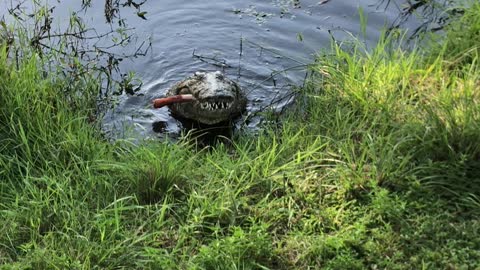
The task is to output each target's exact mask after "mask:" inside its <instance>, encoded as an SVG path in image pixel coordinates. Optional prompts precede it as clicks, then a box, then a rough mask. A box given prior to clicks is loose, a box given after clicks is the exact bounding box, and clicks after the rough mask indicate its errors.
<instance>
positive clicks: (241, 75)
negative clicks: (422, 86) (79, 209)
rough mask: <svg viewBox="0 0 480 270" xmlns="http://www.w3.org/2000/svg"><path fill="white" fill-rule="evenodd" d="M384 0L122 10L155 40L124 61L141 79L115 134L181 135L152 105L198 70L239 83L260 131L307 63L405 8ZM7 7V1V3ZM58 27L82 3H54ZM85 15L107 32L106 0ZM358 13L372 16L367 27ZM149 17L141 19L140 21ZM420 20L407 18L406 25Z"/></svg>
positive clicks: (174, 4)
mask: <svg viewBox="0 0 480 270" xmlns="http://www.w3.org/2000/svg"><path fill="white" fill-rule="evenodd" d="M386 2H388V3H390V1H378V0H357V1H350V0H349V1H339V0H323V1H322V0H302V1H300V0H296V1H295V0H273V1H266V0H229V1H219V0H211V1H200V0H188V1H186V0H183V1H179V0H162V1H146V2H145V3H144V4H143V5H142V6H141V10H142V13H141V14H140V15H141V16H139V13H138V12H137V11H135V10H133V9H127V10H122V17H123V18H124V19H125V20H126V21H127V22H128V24H129V26H133V27H135V29H136V30H135V35H136V36H137V37H138V40H139V41H138V42H140V41H141V40H149V41H150V42H151V49H150V50H149V51H148V54H147V55H146V56H143V57H137V58H135V59H128V60H125V61H123V62H122V63H121V65H120V66H121V68H122V69H123V70H131V71H134V72H135V73H136V74H137V76H138V77H139V78H140V79H141V81H142V83H143V84H142V87H141V89H140V91H138V92H137V93H136V94H135V95H128V94H125V95H122V96H120V97H119V100H118V104H117V105H116V106H115V107H114V108H113V109H112V110H110V111H108V113H107V114H106V115H105V117H104V129H105V131H106V132H107V133H108V134H109V135H110V136H112V137H114V138H130V137H134V138H147V137H164V136H166V135H168V136H177V135H178V134H179V133H180V131H181V124H180V123H179V122H178V121H177V120H176V119H175V118H173V117H172V116H171V115H170V113H169V111H168V109H167V108H161V109H153V108H152V103H151V101H152V99H154V98H157V97H160V96H162V94H164V93H165V92H166V91H167V89H168V88H169V87H171V86H172V85H173V84H174V83H176V82H178V81H180V80H182V79H184V78H185V77H187V76H190V75H192V74H193V73H194V72H195V71H215V70H220V71H222V72H224V73H225V74H226V76H228V77H230V78H231V79H234V80H238V82H239V84H240V85H241V87H242V88H243V89H244V91H246V93H247V96H248V104H247V113H246V115H247V116H245V117H243V118H242V119H239V120H238V121H237V123H236V125H237V126H242V127H247V128H252V129H254V128H255V127H256V126H257V125H258V124H259V122H260V121H261V117H257V116H255V115H256V114H257V113H258V112H261V111H264V110H267V109H268V110H273V111H280V110H282V109H283V108H284V107H285V106H288V105H289V104H291V103H292V102H293V98H292V95H291V92H292V87H293V86H295V85H301V84H302V83H303V82H304V80H305V76H306V67H307V65H308V64H309V63H311V62H312V61H313V60H314V57H315V55H316V54H317V53H318V52H320V51H328V50H329V48H330V44H331V40H332V36H333V37H334V38H335V39H336V40H344V39H349V38H350V39H351V38H352V37H358V38H359V39H360V40H361V41H363V42H365V43H366V44H367V46H373V45H374V44H375V43H376V41H377V40H378V38H379V36H380V33H381V30H382V28H384V27H385V26H388V25H390V24H391V23H392V22H393V21H395V20H396V19H397V18H398V16H399V14H400V11H401V7H399V6H397V5H395V4H389V5H387V3H386ZM2 5H6V4H5V3H4V4H2ZM55 5H56V6H57V7H56V9H55V11H54V15H55V16H54V18H55V20H56V21H57V22H54V24H53V25H55V24H60V25H61V24H62V20H67V19H68V16H69V14H70V12H71V11H72V10H78V9H79V8H80V4H79V1H78V0H69V1H62V2H61V3H59V4H58V3H55ZM91 5H92V6H91V7H90V8H89V9H88V10H87V11H86V12H85V13H83V15H82V17H83V18H84V20H85V21H86V22H87V24H89V25H93V26H95V29H96V30H97V31H98V32H101V31H107V30H108V29H109V27H110V26H109V25H108V24H106V23H105V17H104V3H103V1H92V4H91ZM360 10H362V13H363V14H364V15H365V18H367V25H366V28H365V29H364V31H362V27H361V24H360V15H359V14H360ZM142 17H143V18H142ZM414 25H416V23H415V22H410V23H409V22H407V24H404V26H405V27H409V26H412V27H414Z"/></svg>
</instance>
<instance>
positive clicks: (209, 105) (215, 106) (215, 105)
mask: <svg viewBox="0 0 480 270" xmlns="http://www.w3.org/2000/svg"><path fill="white" fill-rule="evenodd" d="M232 105H233V104H232V102H220V101H218V102H202V103H200V108H202V109H203V110H210V111H214V110H226V109H230V108H231V107H232Z"/></svg>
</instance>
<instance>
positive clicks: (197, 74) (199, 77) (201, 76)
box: [193, 71, 205, 80]
mask: <svg viewBox="0 0 480 270" xmlns="http://www.w3.org/2000/svg"><path fill="white" fill-rule="evenodd" d="M193 76H195V78H197V79H198V80H202V79H203V78H205V72H198V71H197V72H195V73H193Z"/></svg>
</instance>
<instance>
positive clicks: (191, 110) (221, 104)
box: [154, 71, 247, 125]
mask: <svg viewBox="0 0 480 270" xmlns="http://www.w3.org/2000/svg"><path fill="white" fill-rule="evenodd" d="M246 102H247V100H246V97H245V94H244V93H243V92H242V91H241V89H240V86H239V85H238V84H237V83H236V82H234V81H232V80H230V79H228V78H226V77H225V76H224V75H223V74H222V73H221V72H220V71H216V72H195V74H194V75H193V76H191V77H189V78H187V79H185V80H183V81H181V82H179V83H177V84H176V85H174V86H173V87H172V88H171V89H170V90H168V92H167V97H166V98H163V99H156V100H154V107H155V108H159V107H162V106H164V105H169V107H170V110H171V111H172V112H173V114H174V115H177V116H180V117H183V118H187V119H192V120H195V121H198V122H200V123H203V124H208V125H213V124H217V123H220V122H224V121H228V120H230V119H232V118H234V117H235V116H238V115H239V114H240V113H241V112H242V111H243V110H245V107H246Z"/></svg>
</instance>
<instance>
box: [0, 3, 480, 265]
mask: <svg viewBox="0 0 480 270" xmlns="http://www.w3.org/2000/svg"><path fill="white" fill-rule="evenodd" d="M479 13H480V6H479V5H473V6H472V7H471V8H470V9H467V10H466V13H465V16H464V18H463V19H462V20H460V21H458V22H457V23H456V24H454V25H452V26H451V27H452V30H448V31H447V35H446V37H445V41H444V43H442V44H441V46H440V47H438V48H436V49H434V50H432V52H425V51H424V50H420V49H418V50H413V51H410V52H406V51H404V50H402V49H401V48H400V46H398V45H397V44H396V43H395V42H394V41H392V40H391V39H389V38H388V37H384V38H382V39H381V40H380V42H379V44H378V45H377V47H376V48H375V49H373V50H371V51H368V50H366V49H364V48H363V47H362V46H361V45H354V46H352V45H351V43H349V45H348V46H346V45H343V44H335V43H333V44H332V48H331V53H329V54H323V55H318V57H317V58H316V62H315V65H314V66H313V68H312V73H313V77H312V79H311V80H310V81H309V83H308V84H307V86H306V87H305V88H304V89H302V90H301V93H300V96H299V97H298V99H297V104H296V105H295V107H294V108H292V109H291V110H290V112H288V113H286V115H284V116H283V117H282V118H281V119H280V122H279V123H277V124H275V125H271V126H265V127H264V129H263V130H262V132H261V134H259V135H258V136H252V135H248V134H238V135H237V137H236V138H235V139H234V140H233V142H232V144H231V145H224V144H221V143H219V144H218V145H216V146H215V147H214V148H212V149H208V150H207V149H205V150H197V149H196V147H195V146H194V145H192V143H191V142H188V141H181V142H179V143H169V142H148V141H147V142H143V143H141V144H139V145H132V144H130V143H129V142H125V141H118V142H115V143H109V142H107V141H106V140H104V139H103V138H102V137H101V136H100V135H99V133H98V132H97V130H96V128H95V125H94V123H92V119H91V117H90V113H91V112H92V110H93V109H94V108H92V106H91V104H92V100H91V98H92V97H95V93H96V91H98V87H97V86H96V84H95V83H94V82H93V81H92V80H88V78H87V79H85V80H84V81H83V82H84V83H83V85H79V88H80V89H81V90H82V91H79V92H78V93H79V94H78V96H77V98H76V99H75V100H72V99H71V98H69V97H68V96H67V97H66V96H65V95H63V94H62V89H63V85H62V82H61V81H59V80H55V78H50V77H48V75H44V74H43V73H42V72H41V69H40V67H41V66H42V65H41V64H40V62H39V61H40V60H39V59H37V58H36V57H35V56H34V55H33V56H31V57H27V58H25V59H22V60H21V62H20V63H19V65H18V67H17V66H16V65H14V64H12V63H10V59H8V57H7V56H6V53H5V49H3V50H2V53H0V93H1V95H0V104H1V106H0V123H2V124H1V126H0V216H1V219H0V264H1V265H2V266H0V268H2V269H122V268H123V269H365V268H371V269H446V268H450V269H475V268H478V267H480V265H479V263H478V262H479V261H480V241H479V240H478V239H480V235H479V231H478V228H479V225H480V224H479V221H478V217H479V215H480V212H479V210H480V208H479V206H480V188H479V186H480V185H479V181H480V178H479V177H478V175H480V155H479V153H480V147H479V146H478V141H479V139H480V138H479V137H480V126H479V125H480V124H479V123H480V119H479V117H480V106H479V98H480V97H479V95H478V93H479V91H480V89H479V85H480V84H479V81H480V80H479V75H480V72H479V66H478V54H474V53H472V54H469V58H468V61H467V60H465V61H464V60H461V61H455V59H467V58H465V57H464V54H461V55H459V53H460V51H457V49H458V47H457V46H453V47H452V48H450V47H449V45H445V44H449V42H453V41H451V40H450V39H451V38H452V35H454V34H451V31H456V29H458V28H459V27H462V29H466V30H465V31H464V32H465V33H474V32H475V30H474V29H475V27H478V23H474V22H476V17H475V16H473V15H472V14H479ZM457 32H458V31H457ZM458 35H459V33H456V34H455V35H454V36H455V38H461V39H464V40H465V42H463V43H461V44H470V45H469V46H470V47H468V46H467V45H465V47H464V48H463V49H461V52H464V53H465V54H467V53H469V52H473V51H474V48H476V46H477V44H478V43H475V42H470V41H471V39H470V38H476V37H475V36H474V35H467V34H466V35H464V36H461V37H458ZM452 63H457V64H455V65H452ZM460 63H461V64H460ZM82 93H85V95H82ZM72 102H74V103H73V104H74V105H72Z"/></svg>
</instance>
